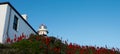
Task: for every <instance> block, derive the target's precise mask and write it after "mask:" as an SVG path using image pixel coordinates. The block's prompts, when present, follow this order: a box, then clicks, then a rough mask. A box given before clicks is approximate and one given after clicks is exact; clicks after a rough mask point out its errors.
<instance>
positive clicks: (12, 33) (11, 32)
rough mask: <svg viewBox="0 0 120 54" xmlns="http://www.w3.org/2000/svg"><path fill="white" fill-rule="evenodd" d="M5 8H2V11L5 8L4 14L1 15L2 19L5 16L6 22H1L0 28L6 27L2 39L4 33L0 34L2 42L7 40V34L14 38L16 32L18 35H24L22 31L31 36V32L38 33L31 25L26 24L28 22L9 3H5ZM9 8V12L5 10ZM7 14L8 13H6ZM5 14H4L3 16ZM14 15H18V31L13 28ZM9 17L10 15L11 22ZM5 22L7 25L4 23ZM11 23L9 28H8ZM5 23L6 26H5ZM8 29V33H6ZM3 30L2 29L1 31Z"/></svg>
mask: <svg viewBox="0 0 120 54" xmlns="http://www.w3.org/2000/svg"><path fill="white" fill-rule="evenodd" d="M2 8H3V9H2V10H1V8H0V12H1V11H3V10H4V12H3V13H4V14H3V13H0V16H2V20H3V18H4V21H5V23H4V22H3V23H1V21H0V23H1V24H2V28H0V30H1V29H2V30H3V28H4V37H3V40H2V35H0V42H1V43H3V42H5V39H6V37H7V36H9V37H10V38H11V39H14V36H15V34H16V36H17V37H18V36H20V35H22V33H24V34H25V35H26V36H29V35H30V34H31V33H33V34H36V33H35V32H34V31H33V30H32V29H31V28H30V27H29V26H28V24H26V22H25V21H24V20H23V19H22V18H21V17H20V16H19V15H18V14H17V13H16V11H14V9H12V8H11V7H10V6H9V5H5V7H2ZM10 8H11V14H10ZM6 10H7V14H6V13H5V11H6ZM5 14H6V15H5ZM3 15H4V16H3ZM5 16H6V17H5ZM14 16H17V17H18V28H17V31H15V30H14V29H13V22H14ZM9 17H10V22H9ZM0 20H1V18H0ZM1 24H0V26H1ZM4 24H5V25H4ZM8 24H9V29H8V28H7V27H8ZM3 25H4V27H3ZM7 29H8V35H7V34H6V32H7ZM1 32H3V31H0V33H1Z"/></svg>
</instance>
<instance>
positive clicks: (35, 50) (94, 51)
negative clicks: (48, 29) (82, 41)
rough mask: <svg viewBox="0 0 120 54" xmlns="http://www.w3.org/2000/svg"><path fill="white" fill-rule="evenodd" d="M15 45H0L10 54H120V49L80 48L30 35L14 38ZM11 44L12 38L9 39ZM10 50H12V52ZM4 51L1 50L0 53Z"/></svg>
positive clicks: (46, 37) (45, 37)
mask: <svg viewBox="0 0 120 54" xmlns="http://www.w3.org/2000/svg"><path fill="white" fill-rule="evenodd" d="M14 41H16V42H15V43H11V44H7V45H0V47H1V46H2V47H3V46H4V47H3V48H0V49H6V52H9V54H120V51H119V49H115V48H112V49H108V48H103V47H94V46H80V45H78V44H73V43H70V44H68V43H67V41H65V42H63V41H62V40H60V39H58V38H55V37H48V36H39V35H33V34H32V35H30V37H29V38H28V39H25V35H21V36H20V37H16V35H15V38H14ZM7 42H8V43H9V42H10V38H8V39H7ZM8 49H10V50H11V49H12V50H11V51H10V50H8ZM6 52H5V53H4V51H2V50H0V53H1V54H2V53H3V54H7V53H6Z"/></svg>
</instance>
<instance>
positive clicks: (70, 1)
mask: <svg viewBox="0 0 120 54" xmlns="http://www.w3.org/2000/svg"><path fill="white" fill-rule="evenodd" d="M5 1H9V2H10V3H11V4H12V5H13V6H14V7H15V8H16V9H17V10H18V12H20V14H27V15H28V22H29V23H30V24H31V26H32V27H33V28H34V29H35V30H38V27H39V26H40V24H42V23H43V24H46V25H47V27H48V30H49V34H48V35H50V36H55V37H57V36H58V38H61V37H62V39H63V40H68V42H72V43H77V44H80V45H92V46H95V45H96V46H105V45H107V46H108V47H117V48H120V39H119V38H120V0H29V1H28V0H0V2H5Z"/></svg>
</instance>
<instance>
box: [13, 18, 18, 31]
mask: <svg viewBox="0 0 120 54" xmlns="http://www.w3.org/2000/svg"><path fill="white" fill-rule="evenodd" d="M17 26H18V18H17V17H16V16H14V22H13V29H14V30H16V31H17Z"/></svg>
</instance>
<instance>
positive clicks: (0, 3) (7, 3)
mask: <svg viewBox="0 0 120 54" xmlns="http://www.w3.org/2000/svg"><path fill="white" fill-rule="evenodd" d="M3 4H8V5H9V6H10V7H11V8H12V9H13V10H14V11H15V12H16V13H17V14H18V15H19V16H20V18H22V20H23V21H24V22H25V23H26V24H27V25H28V26H29V27H30V28H31V29H32V30H33V31H34V32H35V33H36V34H38V33H37V32H36V31H35V30H34V29H33V27H32V26H31V25H30V24H29V23H28V22H27V21H26V20H25V19H24V18H23V17H22V16H21V14H20V13H19V12H18V11H17V10H16V9H15V8H14V7H13V6H12V5H11V4H10V3H9V2H2V3H0V5H3Z"/></svg>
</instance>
